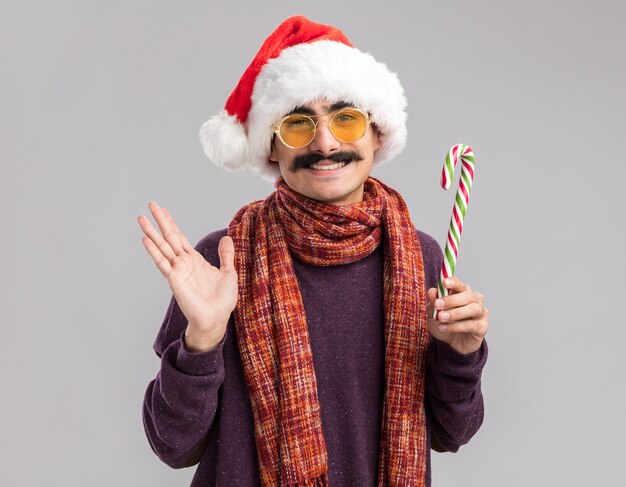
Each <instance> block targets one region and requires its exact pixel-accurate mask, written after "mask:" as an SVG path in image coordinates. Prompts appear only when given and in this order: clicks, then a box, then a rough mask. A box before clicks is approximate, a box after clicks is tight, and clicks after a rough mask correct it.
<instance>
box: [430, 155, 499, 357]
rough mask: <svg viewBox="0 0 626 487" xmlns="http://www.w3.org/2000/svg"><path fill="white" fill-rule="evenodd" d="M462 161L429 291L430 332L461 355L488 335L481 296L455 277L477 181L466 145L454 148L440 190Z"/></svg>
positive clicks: (450, 180) (445, 164) (442, 174)
mask: <svg viewBox="0 0 626 487" xmlns="http://www.w3.org/2000/svg"><path fill="white" fill-rule="evenodd" d="M459 159H461V161H462V167H463V169H462V171H461V178H460V182H459V189H458V191H457V194H456V197H455V203H454V207H453V209H452V218H451V219H450V229H449V230H448V237H447V239H446V246H445V250H444V258H443V263H442V265H441V272H440V274H439V284H438V290H436V289H435V288H431V289H430V290H429V291H428V300H429V302H430V306H429V308H431V307H432V316H433V318H434V320H429V328H430V331H431V333H432V334H433V336H435V338H437V339H439V340H442V341H444V342H446V343H448V344H449V345H451V346H452V347H453V348H455V349H456V350H457V351H458V352H460V353H470V352H473V351H476V350H477V349H478V348H479V347H480V345H481V343H482V340H483V337H484V335H485V334H486V333H487V329H488V326H489V325H488V323H487V317H488V315H489V310H487V308H485V306H484V296H483V295H482V294H480V293H476V292H473V291H472V289H471V288H470V287H469V286H468V285H467V284H465V283H464V282H462V281H461V280H460V279H458V278H456V277H454V268H455V266H456V259H457V256H458V252H459V243H460V241H461V233H462V231H463V221H464V219H465V213H466V211H467V204H468V201H469V193H470V190H471V189H472V182H473V181H474V153H473V152H472V149H471V148H470V147H469V146H467V145H465V144H457V145H455V146H453V147H452V148H451V149H450V151H449V153H448V155H447V157H446V161H445V163H444V166H443V170H442V173H441V187H442V188H444V189H448V188H449V187H450V185H451V184H452V178H453V177H454V168H455V167H456V164H457V162H458V160H459ZM437 298H438V299H437ZM429 314H430V311H429Z"/></svg>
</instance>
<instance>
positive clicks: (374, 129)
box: [372, 125, 383, 152]
mask: <svg viewBox="0 0 626 487" xmlns="http://www.w3.org/2000/svg"><path fill="white" fill-rule="evenodd" d="M372 132H373V137H374V152H376V151H377V150H378V149H380V148H381V147H382V145H383V142H382V140H380V130H378V127H376V126H375V125H372Z"/></svg>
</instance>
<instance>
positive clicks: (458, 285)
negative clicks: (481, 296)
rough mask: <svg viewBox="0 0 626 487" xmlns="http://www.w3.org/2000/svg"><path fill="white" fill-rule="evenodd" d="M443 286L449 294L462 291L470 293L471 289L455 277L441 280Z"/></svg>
mask: <svg viewBox="0 0 626 487" xmlns="http://www.w3.org/2000/svg"><path fill="white" fill-rule="evenodd" d="M443 285H444V286H445V287H446V288H447V289H448V290H449V291H450V292H455V293H461V292H464V291H471V290H472V289H471V288H470V287H469V285H467V284H466V283H464V282H463V281H461V279H459V278H458V277H456V276H452V277H446V278H445V279H444V280H443Z"/></svg>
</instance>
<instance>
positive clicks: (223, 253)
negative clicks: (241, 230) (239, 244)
mask: <svg viewBox="0 0 626 487" xmlns="http://www.w3.org/2000/svg"><path fill="white" fill-rule="evenodd" d="M217 251H218V253H219V256H220V271H222V272H232V271H234V270H235V244H234V242H233V239H232V238H231V237H229V236H228V235H225V236H223V237H222V238H221V239H220V243H219V246H218V249H217Z"/></svg>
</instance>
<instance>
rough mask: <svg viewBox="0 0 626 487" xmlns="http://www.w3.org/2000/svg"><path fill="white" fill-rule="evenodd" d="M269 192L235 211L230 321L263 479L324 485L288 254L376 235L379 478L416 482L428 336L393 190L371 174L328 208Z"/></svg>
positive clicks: (341, 250) (340, 252)
mask: <svg viewBox="0 0 626 487" xmlns="http://www.w3.org/2000/svg"><path fill="white" fill-rule="evenodd" d="M275 186H276V191H274V192H273V193H272V194H270V195H269V196H268V197H267V198H266V199H265V200H263V201H261V200H259V201H254V202H252V203H250V204H249V205H246V206H244V207H243V208H242V209H241V210H239V211H238V212H237V214H236V215H235V217H234V218H233V220H232V221H231V223H230V225H229V229H228V234H229V235H230V236H231V237H232V238H233V241H234V243H235V268H236V270H237V273H238V278H239V297H238V302H237V306H236V307H235V311H234V313H235V325H236V330H237V339H238V344H239V352H240V355H241V360H242V364H243V369H244V376H245V379H246V383H247V387H248V392H249V394H250V399H251V403H252V412H253V415H254V425H255V437H256V445H257V453H258V459H259V471H260V474H261V481H262V484H263V485H264V486H269V487H274V486H288V487H296V486H297V487H301V486H303V487H305V486H326V485H328V456H327V451H326V444H325V442H324V435H323V433H322V423H321V417H320V405H319V401H318V397H317V382H316V378H315V371H314V368H313V356H312V353H311V346H310V342H309V334H308V331H307V320H306V316H305V310H304V306H303V303H302V296H301V294H300V289H299V286H298V281H297V278H296V275H295V271H294V268H293V263H292V258H291V255H290V252H291V253H293V254H294V255H296V256H297V257H298V258H299V259H300V260H302V261H303V262H305V263H308V264H312V265H317V266H328V265H340V264H347V263H350V262H355V261H357V260H359V259H362V258H364V257H366V256H367V255H369V254H370V253H371V252H373V251H374V249H376V247H377V246H378V245H379V244H380V243H381V241H382V242H383V245H384V247H383V255H384V266H383V278H384V281H383V296H384V298H383V299H384V301H383V306H384V316H385V323H384V327H385V396H384V404H383V413H382V418H381V421H382V424H381V428H382V429H381V442H380V450H379V462H378V485H379V486H380V487H382V486H402V487H410V486H423V485H424V482H425V471H426V426H425V415H424V401H423V398H424V380H425V366H426V363H425V358H426V346H427V342H428V328H427V325H426V299H425V296H426V294H425V284H424V266H423V260H422V252H421V247H420V243H419V240H418V237H417V233H416V231H415V228H414V227H413V224H412V222H411V219H410V217H409V212H408V209H407V206H406V203H405V202H404V200H403V199H402V197H401V196H400V194H399V193H398V192H396V191H395V190H393V189H392V188H390V187H389V186H386V185H385V184H383V183H382V182H380V181H378V180H377V179H374V178H372V177H370V178H368V179H367V180H366V182H365V186H364V195H363V201H362V202H360V203H356V204H352V205H347V206H336V205H332V204H328V203H323V202H319V201H315V200H313V199H311V198H308V197H306V196H303V195H301V194H299V193H296V192H295V191H293V190H292V189H291V188H290V187H289V186H288V185H287V184H286V183H285V181H284V180H283V179H282V178H280V179H278V180H277V181H276V185H275Z"/></svg>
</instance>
